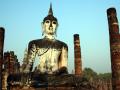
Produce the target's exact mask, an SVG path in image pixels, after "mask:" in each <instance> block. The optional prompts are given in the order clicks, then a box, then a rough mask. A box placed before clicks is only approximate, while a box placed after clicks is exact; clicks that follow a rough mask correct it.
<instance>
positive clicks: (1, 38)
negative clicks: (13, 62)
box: [0, 27, 5, 90]
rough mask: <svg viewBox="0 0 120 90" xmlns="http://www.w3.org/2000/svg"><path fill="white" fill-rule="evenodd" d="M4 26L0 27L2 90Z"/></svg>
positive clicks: (0, 86)
mask: <svg viewBox="0 0 120 90" xmlns="http://www.w3.org/2000/svg"><path fill="white" fill-rule="evenodd" d="M4 32H5V30H4V28H2V27H0V90H1V89H2V61H3V45H4Z"/></svg>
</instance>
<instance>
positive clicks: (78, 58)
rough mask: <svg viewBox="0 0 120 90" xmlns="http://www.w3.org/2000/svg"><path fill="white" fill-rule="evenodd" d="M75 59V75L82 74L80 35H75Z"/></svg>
mask: <svg viewBox="0 0 120 90" xmlns="http://www.w3.org/2000/svg"><path fill="white" fill-rule="evenodd" d="M74 58H75V75H78V76H81V74H82V61H81V49H80V40H79V34H74Z"/></svg>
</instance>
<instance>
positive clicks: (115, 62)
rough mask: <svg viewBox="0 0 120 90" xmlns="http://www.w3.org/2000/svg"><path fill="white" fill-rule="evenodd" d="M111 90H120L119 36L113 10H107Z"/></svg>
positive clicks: (115, 14)
mask: <svg viewBox="0 0 120 90" xmlns="http://www.w3.org/2000/svg"><path fill="white" fill-rule="evenodd" d="M107 17H108V25H109V37H110V53H111V68H112V87H113V90H120V34H119V26H118V20H117V13H116V10H115V8H109V9H108V10H107Z"/></svg>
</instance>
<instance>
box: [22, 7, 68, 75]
mask: <svg viewBox="0 0 120 90" xmlns="http://www.w3.org/2000/svg"><path fill="white" fill-rule="evenodd" d="M41 25H42V32H43V33H42V36H43V38H42V39H37V40H32V41H30V42H29V45H28V58H27V59H28V63H27V65H26V67H25V69H24V72H31V71H32V69H33V64H34V62H35V58H36V56H38V60H39V61H38V63H39V64H38V65H37V66H36V70H37V71H38V72H39V73H41V74H45V73H47V74H67V73H68V70H67V64H68V46H67V44H66V43H64V42H62V41H60V40H57V39H56V31H57V27H58V20H57V18H56V17H54V16H53V11H52V5H50V9H49V12H48V15H47V16H46V17H45V18H44V19H43V22H42V24H41Z"/></svg>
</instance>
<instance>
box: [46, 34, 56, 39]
mask: <svg viewBox="0 0 120 90" xmlns="http://www.w3.org/2000/svg"><path fill="white" fill-rule="evenodd" d="M44 38H47V39H50V40H55V35H49V34H45V36H44Z"/></svg>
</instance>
